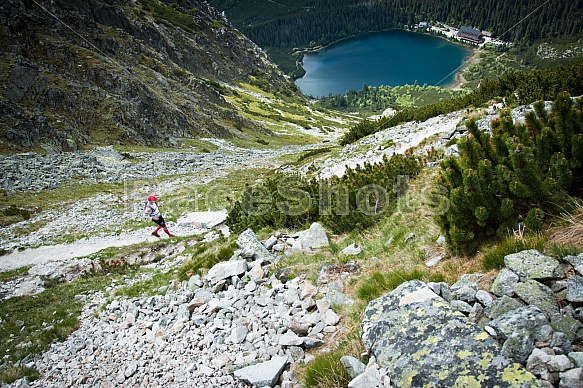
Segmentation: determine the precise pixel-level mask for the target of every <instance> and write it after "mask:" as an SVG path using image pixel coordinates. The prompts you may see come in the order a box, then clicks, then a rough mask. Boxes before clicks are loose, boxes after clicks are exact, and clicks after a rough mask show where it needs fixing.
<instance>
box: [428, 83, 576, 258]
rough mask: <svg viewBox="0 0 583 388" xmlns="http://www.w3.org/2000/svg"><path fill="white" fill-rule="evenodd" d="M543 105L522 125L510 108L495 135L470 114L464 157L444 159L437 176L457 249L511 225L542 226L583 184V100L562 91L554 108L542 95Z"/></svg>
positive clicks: (447, 229) (445, 225)
mask: <svg viewBox="0 0 583 388" xmlns="http://www.w3.org/2000/svg"><path fill="white" fill-rule="evenodd" d="M535 111H536V114H535V113H534V112H530V113H527V115H526V123H525V124H516V125H515V124H514V123H513V122H512V118H511V116H510V115H509V114H508V113H507V114H506V115H505V116H503V117H501V119H500V120H497V121H494V122H493V123H492V131H493V135H492V136H490V135H489V134H487V133H485V132H482V131H480V130H479V129H478V127H477V124H476V122H475V121H473V120H471V121H469V122H468V123H467V128H468V130H469V132H470V134H471V136H467V137H466V138H465V139H462V140H460V141H458V142H457V145H458V147H459V149H460V157H459V158H453V157H449V158H447V159H445V160H444V161H443V162H442V164H441V175H440V177H439V178H438V181H437V182H438V184H440V185H443V186H444V187H445V188H446V189H447V194H445V196H444V200H446V201H447V202H448V205H449V210H448V211H447V212H445V213H444V214H442V215H439V216H438V217H437V221H438V224H439V225H440V227H441V229H442V232H443V234H444V235H445V237H446V240H447V244H448V247H449V248H450V249H451V250H452V251H453V252H456V253H459V252H461V253H472V252H473V251H475V250H476V249H477V248H478V246H479V244H480V243H483V242H485V241H487V240H488V239H489V238H492V237H493V236H495V235H499V236H500V235H504V234H505V233H507V232H508V231H511V230H518V231H519V232H520V230H521V229H526V230H528V231H535V232H536V231H539V230H541V229H542V227H543V221H544V219H545V217H548V215H550V214H558V213H559V212H560V211H561V210H562V207H561V206H563V205H564V204H565V203H567V201H568V198H569V195H572V194H575V192H576V191H578V190H579V188H580V187H581V180H582V179H583V99H577V100H575V102H574V101H573V100H572V99H571V98H570V96H568V95H564V94H559V96H557V99H556V100H555V101H554V103H553V105H552V109H551V112H550V113H549V112H547V111H545V109H544V103H542V102H538V103H536V104H535ZM522 222H523V224H522ZM521 225H523V226H521Z"/></svg>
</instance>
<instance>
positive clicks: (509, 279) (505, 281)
mask: <svg viewBox="0 0 583 388" xmlns="http://www.w3.org/2000/svg"><path fill="white" fill-rule="evenodd" d="M518 280H519V277H518V275H517V274H515V273H514V272H512V271H511V270H509V269H508V268H502V271H500V273H499V274H498V276H496V280H494V283H492V288H491V289H490V290H491V291H492V293H493V294H494V295H497V296H502V295H508V296H513V295H514V287H516V284H517V283H518Z"/></svg>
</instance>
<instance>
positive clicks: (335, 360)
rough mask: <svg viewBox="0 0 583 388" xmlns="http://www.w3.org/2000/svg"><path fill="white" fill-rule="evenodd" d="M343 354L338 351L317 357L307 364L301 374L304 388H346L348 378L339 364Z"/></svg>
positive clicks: (344, 369) (348, 381)
mask: <svg viewBox="0 0 583 388" xmlns="http://www.w3.org/2000/svg"><path fill="white" fill-rule="evenodd" d="M344 355H345V354H344V353H343V352H340V351H335V352H330V353H326V354H322V355H319V356H318V357H316V358H315V359H314V360H313V361H312V362H310V363H309V364H308V366H307V367H306V369H305V370H304V372H303V383H304V385H305V387H306V388H318V387H346V386H348V383H350V380H351V378H350V376H349V375H348V372H347V371H346V368H344V366H343V365H342V363H341V362H340V358H341V357H342V356H344Z"/></svg>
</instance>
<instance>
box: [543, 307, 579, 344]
mask: <svg viewBox="0 0 583 388" xmlns="http://www.w3.org/2000/svg"><path fill="white" fill-rule="evenodd" d="M551 326H552V327H553V329H555V330H556V331H560V332H562V333H565V335H566V336H567V337H569V340H571V341H573V340H574V339H575V338H576V337H577V333H578V332H579V330H581V327H583V324H581V322H580V321H579V320H577V319H575V318H573V317H570V316H568V315H563V314H554V315H553V316H551Z"/></svg>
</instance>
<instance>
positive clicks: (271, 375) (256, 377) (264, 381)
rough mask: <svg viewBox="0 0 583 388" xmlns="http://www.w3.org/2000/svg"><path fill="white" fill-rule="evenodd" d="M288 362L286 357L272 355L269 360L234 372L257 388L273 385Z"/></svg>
mask: <svg viewBox="0 0 583 388" xmlns="http://www.w3.org/2000/svg"><path fill="white" fill-rule="evenodd" d="M288 363H289V361H288V358H287V357H274V358H272V359H271V360H270V361H266V362H262V363H259V364H255V365H252V366H248V367H245V368H242V369H239V370H236V371H235V373H234V374H235V377H237V378H239V379H241V380H243V381H245V382H247V383H249V384H251V385H252V386H254V387H257V388H261V387H274V386H275V384H276V383H277V380H278V379H279V376H280V375H281V373H282V372H283V369H284V368H285V367H286V366H287V364H288Z"/></svg>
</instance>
